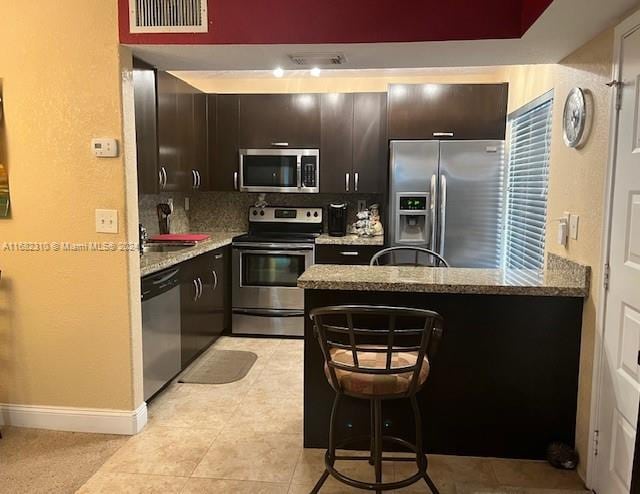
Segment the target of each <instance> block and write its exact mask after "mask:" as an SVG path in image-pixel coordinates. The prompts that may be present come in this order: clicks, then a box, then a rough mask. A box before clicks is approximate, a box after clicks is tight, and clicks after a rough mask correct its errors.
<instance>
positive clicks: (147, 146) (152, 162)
mask: <svg viewBox="0 0 640 494" xmlns="http://www.w3.org/2000/svg"><path fill="white" fill-rule="evenodd" d="M133 91H134V101H135V114H136V155H137V167H138V193H140V194H155V193H157V192H158V189H159V187H160V176H159V175H158V134H157V132H158V127H157V112H156V72H155V70H154V68H153V67H150V66H147V65H146V64H144V63H143V62H140V61H138V60H136V59H134V66H133Z"/></svg>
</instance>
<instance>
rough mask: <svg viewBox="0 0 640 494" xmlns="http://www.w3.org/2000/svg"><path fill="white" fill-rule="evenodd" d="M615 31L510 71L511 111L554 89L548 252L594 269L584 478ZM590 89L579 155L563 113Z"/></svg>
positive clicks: (580, 440) (586, 334)
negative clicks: (589, 115)
mask: <svg viewBox="0 0 640 494" xmlns="http://www.w3.org/2000/svg"><path fill="white" fill-rule="evenodd" d="M612 61H613V29H611V30H607V31H605V32H604V33H602V34H600V35H599V36H597V37H596V38H594V39H593V40H591V41H590V42H589V43H587V44H586V45H584V46H582V47H581V48H580V49H578V50H577V51H575V52H574V53H573V54H571V55H569V56H568V57H567V58H566V59H565V60H563V61H562V62H561V63H560V64H558V65H538V66H523V67H508V68H506V69H505V78H506V79H507V80H509V81H510V82H511V86H510V88H511V97H510V111H513V110H515V109H517V108H519V107H520V106H522V105H523V104H525V103H527V102H528V101H531V100H532V99H534V98H536V97H538V96H540V95H541V94H544V93H545V92H546V91H548V90H549V89H554V96H555V101H554V106H553V112H554V115H553V131H552V139H551V158H550V159H551V162H550V176H549V206H548V218H547V250H548V251H550V252H553V253H556V254H559V255H562V256H564V257H567V258H569V259H572V260H574V261H578V262H581V263H584V264H587V265H589V266H591V268H592V270H593V279H592V284H591V296H590V297H589V298H588V299H587V300H586V302H585V308H584V313H583V325H582V348H581V354H580V383H579V390H578V417H577V428H576V429H577V430H576V433H577V446H578V451H579V452H580V455H581V457H582V460H583V461H582V464H581V465H580V473H581V475H582V476H583V477H584V476H585V473H586V459H587V458H588V447H589V420H590V406H591V388H592V375H593V363H594V362H593V359H594V354H593V351H594V343H595V338H596V320H597V319H596V317H597V314H596V307H597V304H598V300H599V297H600V290H599V287H600V283H601V281H600V276H601V265H602V259H601V243H602V235H603V204H604V202H603V201H604V186H605V185H604V184H605V173H606V166H607V159H608V146H609V129H610V104H611V100H610V96H611V90H610V89H609V88H608V87H607V86H606V85H605V83H607V82H608V81H609V80H610V77H611V67H612ZM575 86H580V87H582V88H583V89H586V90H589V91H590V92H591V95H592V99H593V112H594V114H593V115H594V120H593V126H592V129H591V134H590V138H589V140H588V141H587V143H586V145H585V146H584V147H583V148H582V149H579V150H575V149H570V148H568V147H566V146H565V144H564V142H563V139H562V111H563V107H564V101H565V99H566V97H567V94H568V93H569V91H570V90H571V88H573V87H575ZM565 211H567V212H571V213H574V214H578V215H579V216H580V225H579V235H578V240H573V239H570V240H569V243H568V245H567V247H563V246H561V245H558V244H557V243H556V241H555V235H556V231H557V230H556V229H557V222H555V221H554V219H555V218H559V217H561V216H562V214H563V213H564V212H565Z"/></svg>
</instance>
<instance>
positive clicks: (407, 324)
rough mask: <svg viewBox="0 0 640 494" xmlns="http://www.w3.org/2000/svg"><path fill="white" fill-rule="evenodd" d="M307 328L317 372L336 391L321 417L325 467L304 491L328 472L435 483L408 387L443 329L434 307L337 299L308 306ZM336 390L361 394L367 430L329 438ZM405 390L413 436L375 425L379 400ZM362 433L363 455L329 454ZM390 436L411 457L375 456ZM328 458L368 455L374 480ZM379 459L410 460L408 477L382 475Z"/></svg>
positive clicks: (369, 485) (352, 482)
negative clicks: (325, 420)
mask: <svg viewBox="0 0 640 494" xmlns="http://www.w3.org/2000/svg"><path fill="white" fill-rule="evenodd" d="M310 316H311V319H312V320H313V322H314V332H315V335H316V337H317V339H318V342H319V343H320V347H321V349H322V353H323V355H324V359H325V365H324V372H325V375H326V376H327V380H328V381H329V384H330V385H331V387H332V388H333V389H334V391H335V392H336V396H335V399H334V402H333V408H332V410H331V422H330V425H329V449H328V450H327V452H326V454H325V471H324V473H323V474H322V476H321V477H320V479H319V480H318V482H317V484H316V485H315V487H314V488H313V490H312V491H311V492H312V493H317V492H319V491H320V488H321V487H322V485H323V484H324V482H325V481H326V480H327V478H328V477H329V475H331V476H332V477H334V478H335V479H337V480H339V481H340V482H343V483H344V484H347V485H349V486H351V487H356V488H359V489H365V490H369V491H375V492H376V493H380V492H382V491H387V490H392V489H401V488H403V487H406V486H408V485H411V484H414V483H415V482H418V481H419V480H420V479H424V481H425V482H426V483H427V485H428V486H429V488H430V489H431V491H432V492H433V493H434V494H438V489H437V488H436V486H435V484H434V483H433V481H432V480H431V478H430V477H429V475H428V474H427V466H428V465H427V463H428V462H427V458H426V457H425V455H424V452H423V450H422V423H421V417H420V410H419V408H418V402H417V400H416V393H417V392H418V391H419V390H420V389H421V388H422V386H423V385H424V383H425V382H426V380H427V377H428V375H429V370H430V363H431V361H432V358H433V355H434V354H435V352H436V349H437V346H438V343H439V341H440V339H441V338H442V334H443V320H442V317H441V316H440V315H439V314H437V313H436V312H432V311H428V310H422V309H409V308H401V307H376V306H366V305H343V306H331V307H320V308H317V309H314V310H312V311H311V314H310ZM343 396H349V397H352V398H357V399H363V400H369V403H370V409H371V434H370V435H369V436H366V437H365V438H363V437H362V436H360V437H353V438H349V439H348V440H346V441H344V442H342V443H341V444H336V437H335V420H336V415H337V410H338V406H339V404H340V400H341V399H342V397H343ZM402 398H408V399H409V400H410V402H411V408H412V410H413V416H414V421H415V427H416V439H415V444H411V443H410V442H408V441H405V440H404V439H402V438H399V437H393V436H386V435H383V432H382V402H383V401H385V400H397V399H402ZM363 439H367V440H368V441H369V443H370V455H369V457H368V458H367V457H362V456H336V449H343V448H345V447H347V446H349V445H353V444H354V443H355V442H356V441H362V440H363ZM384 443H391V444H395V445H399V446H401V447H402V448H403V449H407V450H408V451H411V452H413V453H415V459H414V458H407V457H403V458H393V457H383V444H384ZM336 460H356V461H357V460H364V461H369V463H370V464H371V465H373V467H374V470H375V478H376V480H375V482H363V481H360V480H356V479H353V478H350V477H347V476H346V475H344V474H343V473H341V472H339V471H338V470H337V469H336V468H335V466H334V465H335V462H336ZM383 461H415V462H416V466H417V471H416V473H415V474H414V475H412V476H411V477H408V478H406V479H403V480H399V481H395V482H386V483H383V482H382V462H383Z"/></svg>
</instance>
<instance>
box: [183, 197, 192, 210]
mask: <svg viewBox="0 0 640 494" xmlns="http://www.w3.org/2000/svg"><path fill="white" fill-rule="evenodd" d="M189 206H191V203H190V200H189V197H187V196H185V198H184V210H185V211H189Z"/></svg>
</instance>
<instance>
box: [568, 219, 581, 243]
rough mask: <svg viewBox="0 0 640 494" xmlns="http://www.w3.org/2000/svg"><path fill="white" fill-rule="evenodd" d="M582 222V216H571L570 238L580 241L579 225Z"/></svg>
mask: <svg viewBox="0 0 640 494" xmlns="http://www.w3.org/2000/svg"><path fill="white" fill-rule="evenodd" d="M579 222H580V216H578V215H577V214H572V215H571V216H569V236H570V237H571V238H572V239H573V240H578V223H579Z"/></svg>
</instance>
